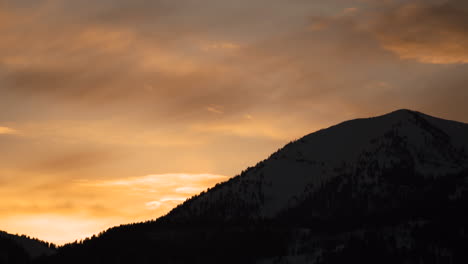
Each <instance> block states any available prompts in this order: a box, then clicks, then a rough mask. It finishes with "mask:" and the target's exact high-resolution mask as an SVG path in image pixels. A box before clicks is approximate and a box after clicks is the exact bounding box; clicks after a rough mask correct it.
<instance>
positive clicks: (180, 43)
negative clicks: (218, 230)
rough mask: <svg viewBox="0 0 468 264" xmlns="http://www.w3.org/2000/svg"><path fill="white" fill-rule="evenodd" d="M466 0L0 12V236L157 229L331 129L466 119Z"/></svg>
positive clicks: (65, 3) (107, 4)
mask: <svg viewBox="0 0 468 264" xmlns="http://www.w3.org/2000/svg"><path fill="white" fill-rule="evenodd" d="M467 14H468V4H467V3H466V2H464V1H462V0H427V1H423V0H412V1H403V0H391V1H376V0H331V1H327V2H326V3H324V2H323V1H288V2H284V1H281V0H273V1H266V0H253V1H236V2H230V1H215V0H207V1H204V2H203V3H199V2H197V1H194V0H184V1H179V2H174V1H154V2H148V1H145V0H136V1H125V0H117V1H108V0H106V1H100V2H95V1H88V0H84V1H80V3H77V2H75V1H72V0H38V1H37V0H34V1H33V0H22V1H14V0H6V1H2V3H0V34H1V35H2V38H1V40H0V194H1V196H0V197H1V198H2V199H1V201H0V230H2V231H5V232H8V233H12V234H15V233H18V234H24V235H27V236H30V237H35V238H38V239H40V240H44V241H47V242H53V243H56V244H58V245H63V244H64V243H68V242H73V241H75V240H80V239H84V238H86V237H91V236H92V235H94V234H97V233H99V232H101V231H104V230H106V229H108V228H110V227H113V226H118V225H121V224H126V223H136V222H142V221H147V220H152V219H156V218H158V217H159V216H162V215H164V214H165V213H167V212H169V211H170V210H171V209H172V208H174V206H176V205H177V204H179V203H181V202H182V201H184V200H185V199H186V198H189V197H191V196H193V195H196V194H198V193H199V192H201V191H203V190H205V189H207V188H208V187H212V186H214V185H215V184H217V183H219V182H222V181H225V180H227V179H229V178H231V177H233V176H235V175H237V174H239V173H240V172H241V171H242V170H244V169H245V168H247V167H249V166H253V165H254V164H256V163H257V162H259V161H261V160H263V159H265V158H266V157H268V155H270V154H271V153H273V152H274V151H276V150H277V149H279V148H281V147H283V146H284V145H285V144H286V143H288V142H290V141H292V140H295V139H298V138H301V137H302V136H304V135H307V134H309V133H312V132H315V131H318V130H320V129H323V128H327V127H330V126H332V125H335V124H338V123H340V122H343V121H347V120H351V119H356V118H365V117H374V116H380V115H383V114H386V113H390V112H393V111H395V110H398V109H414V110H415V111H418V112H421V113H425V114H428V115H431V116H435V117H439V118H443V119H447V120H456V121H459V122H464V123H468V105H467V104H466V102H465V98H468V89H466V83H468V77H467V76H468V75H467V74H466V73H467V72H468V48H467V47H468V37H467V36H468V34H467V33H468V32H467V30H466V29H467V28H468V16H467Z"/></svg>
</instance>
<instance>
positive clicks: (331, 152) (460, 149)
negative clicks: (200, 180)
mask: <svg viewBox="0 0 468 264" xmlns="http://www.w3.org/2000/svg"><path fill="white" fill-rule="evenodd" d="M466 135H468V125H466V124H462V123H457V122H453V121H447V120H443V119H438V118H435V117H431V116H428V115H425V114H422V113H419V112H416V111H412V110H407V109H400V110H397V111H394V112H391V113H389V114H386V115H382V116H378V117H372V118H363V119H355V120H350V121H346V122H343V123H340V124H338V125H335V126H332V127H329V128H327V129H322V130H319V131H317V132H314V133H312V134H309V135H306V136H305V137H303V138H301V139H299V140H297V141H294V142H291V143H289V144H287V145H286V146H285V147H283V148H282V149H280V150H279V151H277V152H276V153H274V154H272V155H271V156H270V157H269V158H268V159H266V160H264V161H262V162H260V163H258V164H257V165H256V166H255V167H252V168H249V169H247V170H246V171H244V172H243V173H241V175H239V176H237V177H235V178H233V179H231V180H230V181H228V182H226V183H223V184H220V185H219V186H217V187H216V188H213V189H212V190H210V191H209V192H208V193H205V194H203V195H200V196H198V197H195V198H194V199H192V200H190V201H189V202H188V203H187V204H186V205H185V206H183V207H184V209H183V210H179V209H175V210H174V211H172V212H171V213H170V214H169V219H171V218H176V219H180V218H181V217H182V218H185V219H193V218H197V215H198V216H203V217H206V215H210V217H211V218H212V214H215V215H216V214H218V215H220V212H219V211H211V210H212V209H213V208H218V209H217V210H219V207H220V206H221V204H224V205H222V206H221V207H223V208H224V206H226V208H224V209H223V210H226V211H224V212H223V213H222V214H221V215H223V216H222V217H223V218H224V219H233V218H236V217H239V216H240V215H243V217H244V216H245V217H247V218H271V217H275V216H276V215H278V214H279V213H281V212H282V211H284V210H286V209H287V208H290V207H292V206H294V205H295V204H298V203H300V202H301V201H303V200H304V199H305V197H306V196H307V195H308V193H310V192H313V191H314V190H318V189H319V188H320V186H325V185H327V184H329V183H330V182H331V181H333V180H334V179H335V178H337V177H340V175H343V174H347V175H353V174H356V173H362V172H357V171H356V170H357V168H360V167H362V166H367V165H362V164H369V163H372V164H374V165H373V166H377V167H379V168H392V167H395V166H399V165H398V164H406V165H404V166H405V168H406V167H408V166H410V167H411V171H412V173H415V174H418V175H430V176H431V177H432V176H437V175H445V174H448V173H457V172H459V171H460V170H463V169H465V168H466V167H468V162H467V161H468V158H467V155H466V154H467V153H466V150H467V149H468V138H467V137H466ZM362 169H365V168H364V167H362ZM366 170H367V169H366ZM356 177H357V176H356ZM359 177H361V176H359ZM366 177H367V176H366ZM232 194H235V195H234V196H233V195H232ZM233 199H234V200H235V201H234V200H233ZM215 204H216V205H215ZM232 204H236V205H239V206H240V208H235V207H233V206H231V205H232ZM212 205H213V206H212ZM210 208H211V209H210ZM246 208H249V210H246ZM181 212H183V213H182V214H180V213H181ZM183 215H184V216H183Z"/></svg>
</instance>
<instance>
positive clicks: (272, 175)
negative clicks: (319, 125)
mask: <svg viewBox="0 0 468 264" xmlns="http://www.w3.org/2000/svg"><path fill="white" fill-rule="evenodd" d="M467 194H468V124H464V123H460V122H455V121H448V120H443V119H439V118H435V117H431V116H428V115H425V114H422V113H419V112H415V111H410V110H398V111H395V112H392V113H389V114H386V115H383V116H379V117H374V118H366V119H356V120H351V121H347V122H344V123H341V124H338V125H336V126H332V127H330V128H327V129H323V130H320V131H317V132H315V133H312V134H309V135H307V136H305V137H303V138H301V139H299V140H297V141H294V142H291V143H289V144H287V145H286V146H284V147H283V148H282V149H280V150H278V151H277V152H275V153H273V154H272V155H271V156H270V157H269V158H267V159H266V160H264V161H261V162H259V163H258V164H257V165H256V166H254V167H251V168H248V169H246V170H245V171H243V172H242V173H241V174H240V175H238V176H236V177H234V178H232V179H230V180H228V181H226V182H224V183H220V184H217V185H216V186H214V187H213V188H210V189H208V190H207V191H206V192H202V193H201V194H199V195H197V196H194V197H192V198H191V199H188V200H187V201H185V202H184V203H183V204H181V205H179V206H178V207H176V208H174V209H173V210H172V211H171V212H169V213H168V214H167V215H165V216H163V217H161V218H159V219H156V220H154V221H148V222H145V223H138V224H131V225H123V226H120V227H114V228H111V229H109V230H107V231H105V232H103V233H101V234H99V235H98V236H96V237H93V238H90V239H86V240H85V241H82V242H80V243H72V244H68V245H65V246H63V247H61V248H59V249H58V251H57V253H56V254H53V255H51V256H43V257H39V258H36V260H35V263H344V262H352V263H354V262H356V263H468V253H467V252H468V237H467V230H468V229H467V227H468V214H467V208H468V207H467V205H468V203H467V202H468V195H467Z"/></svg>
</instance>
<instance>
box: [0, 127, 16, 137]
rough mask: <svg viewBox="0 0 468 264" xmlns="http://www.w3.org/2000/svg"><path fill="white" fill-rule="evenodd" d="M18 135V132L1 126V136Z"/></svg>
mask: <svg viewBox="0 0 468 264" xmlns="http://www.w3.org/2000/svg"><path fill="white" fill-rule="evenodd" d="M17 133H18V131H16V130H15V129H13V128H9V127H2V126H0V135H1V134H17Z"/></svg>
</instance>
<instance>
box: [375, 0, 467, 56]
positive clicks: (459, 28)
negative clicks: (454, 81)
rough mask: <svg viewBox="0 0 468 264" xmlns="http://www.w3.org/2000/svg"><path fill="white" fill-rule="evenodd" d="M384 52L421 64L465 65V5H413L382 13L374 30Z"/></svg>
mask: <svg viewBox="0 0 468 264" xmlns="http://www.w3.org/2000/svg"><path fill="white" fill-rule="evenodd" d="M374 30H375V33H376V35H377V37H378V39H379V40H380V41H381V42H382V45H383V47H384V48H385V49H387V50H389V51H392V52H394V53H396V54H397V55H398V56H399V57H400V58H402V59H413V60H417V61H420V62H422V63H432V64H457V63H468V2H466V1H464V0H448V1H413V2H410V3H406V4H402V5H399V6H398V7H395V8H392V9H390V10H386V11H384V12H383V13H381V16H380V17H379V18H378V20H377V21H376V28H375V29H374Z"/></svg>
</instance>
